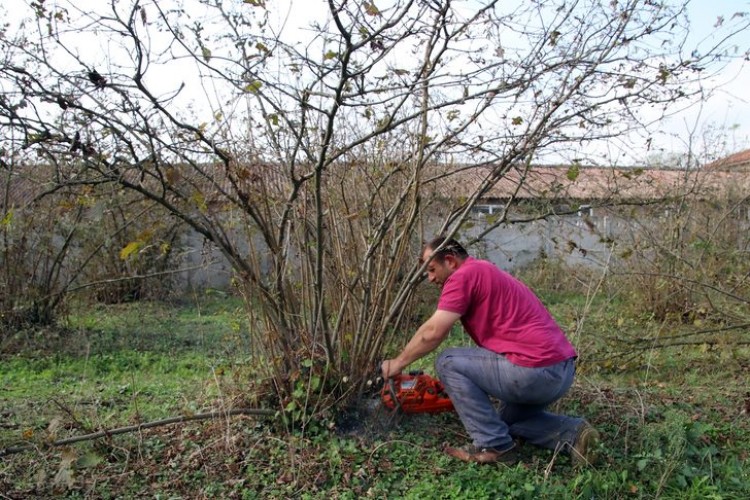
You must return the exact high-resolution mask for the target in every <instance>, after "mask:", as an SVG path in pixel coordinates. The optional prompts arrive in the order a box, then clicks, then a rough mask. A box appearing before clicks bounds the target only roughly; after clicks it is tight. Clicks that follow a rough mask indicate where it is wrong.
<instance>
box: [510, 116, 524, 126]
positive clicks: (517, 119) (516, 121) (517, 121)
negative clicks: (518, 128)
mask: <svg viewBox="0 0 750 500" xmlns="http://www.w3.org/2000/svg"><path fill="white" fill-rule="evenodd" d="M511 123H513V125H520V124H522V123H523V118H521V117H520V116H516V117H515V118H513V120H512V121H511Z"/></svg>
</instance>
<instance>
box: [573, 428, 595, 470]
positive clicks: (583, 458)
mask: <svg viewBox="0 0 750 500" xmlns="http://www.w3.org/2000/svg"><path fill="white" fill-rule="evenodd" d="M599 443H600V436H599V431H597V430H596V429H594V428H593V427H592V426H591V424H589V423H588V422H584V423H583V425H581V428H580V429H579V431H578V436H576V440H575V442H574V443H573V447H572V448H571V450H570V458H571V461H572V462H573V466H574V467H582V466H584V465H594V463H596V459H597V452H598V451H599Z"/></svg>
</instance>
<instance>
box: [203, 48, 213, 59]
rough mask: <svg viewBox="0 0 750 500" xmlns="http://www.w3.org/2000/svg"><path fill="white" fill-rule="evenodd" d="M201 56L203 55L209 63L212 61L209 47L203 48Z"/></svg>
mask: <svg viewBox="0 0 750 500" xmlns="http://www.w3.org/2000/svg"><path fill="white" fill-rule="evenodd" d="M201 54H202V55H203V60H204V61H206V62H208V61H210V60H211V49H209V48H208V47H203V48H201Z"/></svg>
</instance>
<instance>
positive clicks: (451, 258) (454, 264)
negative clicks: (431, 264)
mask: <svg viewBox="0 0 750 500" xmlns="http://www.w3.org/2000/svg"><path fill="white" fill-rule="evenodd" d="M443 260H444V261H445V262H446V263H447V264H448V267H449V268H451V269H456V268H458V259H457V258H456V256H455V255H450V254H448V255H446V256H445V257H444V258H443Z"/></svg>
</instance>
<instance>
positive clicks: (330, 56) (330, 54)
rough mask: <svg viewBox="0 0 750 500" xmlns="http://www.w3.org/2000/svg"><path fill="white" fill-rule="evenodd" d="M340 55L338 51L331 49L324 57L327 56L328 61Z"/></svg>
mask: <svg viewBox="0 0 750 500" xmlns="http://www.w3.org/2000/svg"><path fill="white" fill-rule="evenodd" d="M338 55H339V54H338V52H334V51H332V50H329V51H328V52H326V55H325V56H324V57H325V59H326V61H328V60H329V59H334V58H336V57H337V56H338Z"/></svg>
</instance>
